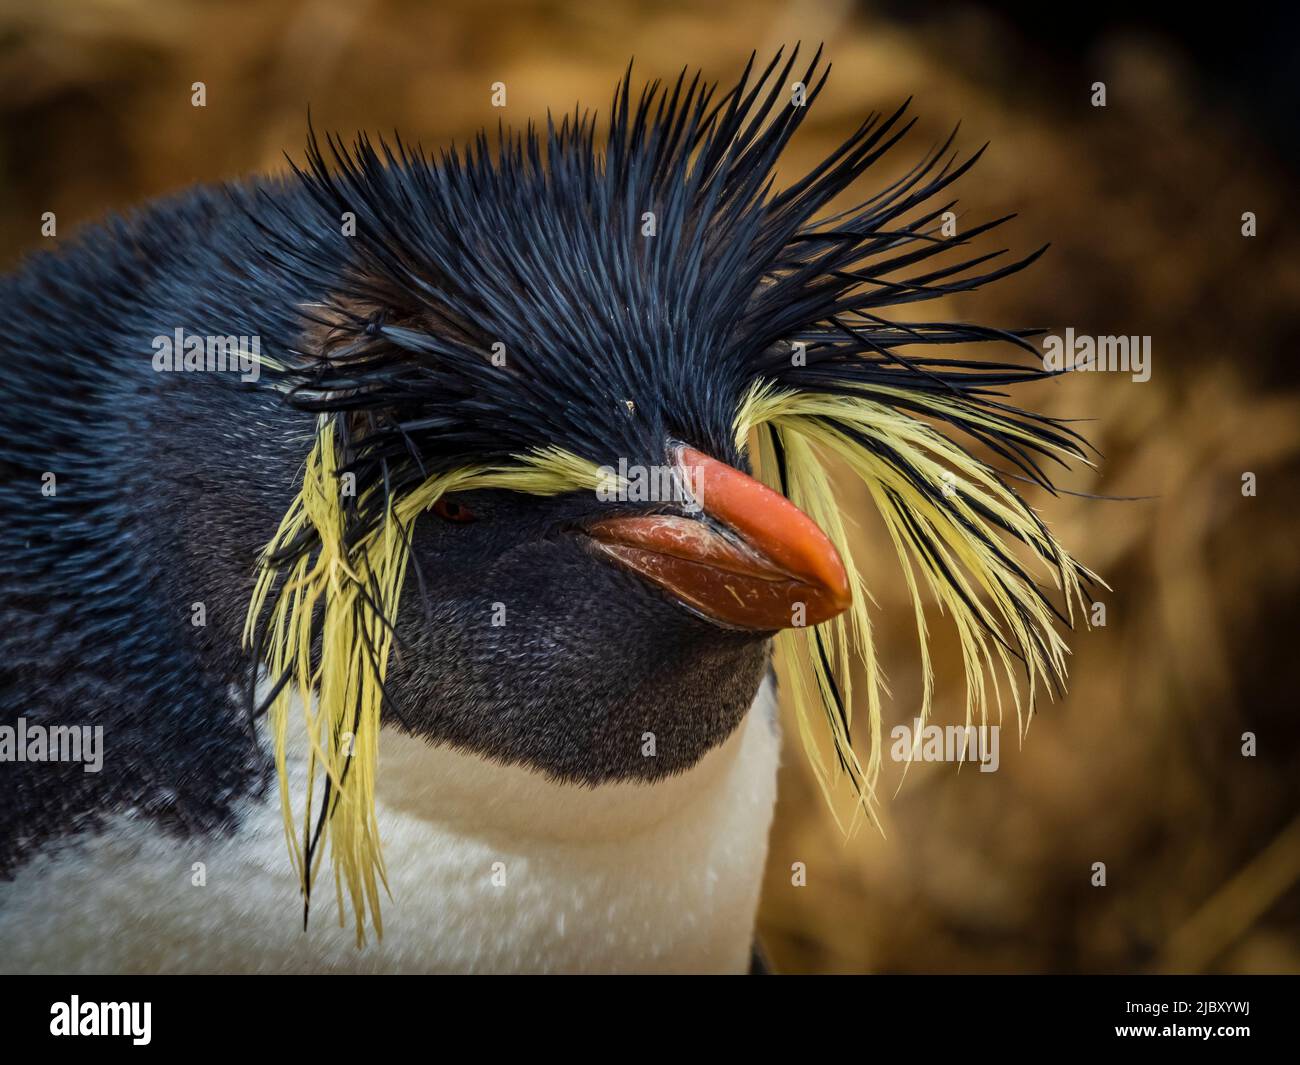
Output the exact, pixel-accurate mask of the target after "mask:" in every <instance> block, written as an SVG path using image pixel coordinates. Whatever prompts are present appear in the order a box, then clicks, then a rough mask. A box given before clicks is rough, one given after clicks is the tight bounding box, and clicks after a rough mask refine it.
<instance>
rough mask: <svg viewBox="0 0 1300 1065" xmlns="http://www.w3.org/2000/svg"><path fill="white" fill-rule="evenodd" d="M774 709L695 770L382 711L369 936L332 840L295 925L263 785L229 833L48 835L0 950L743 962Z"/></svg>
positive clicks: (279, 968) (663, 967) (66, 963)
mask: <svg viewBox="0 0 1300 1065" xmlns="http://www.w3.org/2000/svg"><path fill="white" fill-rule="evenodd" d="M773 718H774V711H773V707H772V694H771V691H770V686H769V684H767V683H765V684H764V686H763V688H762V690H761V691H760V692H759V696H758V698H757V699H756V700H755V705H754V706H753V708H751V710H750V712H749V714H748V715H747V716H746V718H745V720H744V722H743V723H742V724H741V725H740V727H739V728H738V729H737V730H736V732H735V733H734V734H733V735H732V736H731V737H730V739H728V741H727V742H726V743H725V744H723V745H722V746H721V747H718V748H716V749H714V750H713V751H710V752H709V753H708V754H707V755H706V756H705V757H704V758H703V759H701V761H700V762H699V763H698V764H697V765H696V766H695V767H694V768H693V769H691V770H690V771H689V772H687V773H684V774H681V775H679V776H676V777H672V778H670V779H668V780H666V781H663V782H661V783H658V784H654V785H647V784H612V785H602V786H600V787H595V788H582V787H577V786H571V785H561V784H556V783H554V782H553V781H550V780H548V779H546V778H545V777H543V776H542V775H541V774H538V773H535V772H532V771H529V770H525V769H521V768H519V767H516V766H501V765H497V764H495V763H490V762H488V761H486V760H485V759H482V758H480V757H478V756H476V755H470V754H463V753H460V752H456V751H453V750H451V749H449V748H445V747H439V748H435V747H431V746H429V745H428V744H427V743H425V742H424V741H423V740H417V739H412V738H411V737H409V736H405V735H403V734H400V733H397V732H394V731H392V730H390V729H385V730H384V732H383V734H382V736H381V741H380V763H379V774H378V788H377V800H378V801H377V806H378V815H379V824H380V828H381V835H382V839H383V843H384V858H385V862H386V864H387V867H388V876H389V885H390V888H391V890H392V899H391V900H389V899H385V902H384V907H383V913H384V938H383V940H382V941H379V942H376V941H375V940H374V937H373V935H371V936H370V942H369V943H368V945H367V946H365V947H363V948H357V946H356V944H355V934H354V931H353V929H352V927H351V925H350V924H349V926H348V927H346V928H340V927H339V923H338V914H337V909H336V907H335V902H334V897H333V877H332V874H331V873H330V870H329V866H328V861H327V862H326V863H325V864H324V865H323V866H322V869H321V875H320V877H319V878H318V880H317V888H316V892H315V893H314V902H313V907H312V917H311V923H310V927H309V928H308V930H307V931H306V932H304V931H303V928H302V904H301V901H300V897H299V893H298V884H297V879H296V877H295V875H294V874H293V871H292V869H291V868H290V865H289V859H288V855H287V853H286V850H285V843H284V835H283V827H282V822H281V820H280V809H279V800H278V796H277V795H275V794H274V789H273V793H272V794H271V795H270V796H269V801H263V802H260V803H257V804H254V805H252V806H250V808H249V811H248V812H247V814H246V816H245V818H244V821H243V824H242V825H241V827H240V828H239V830H238V831H237V832H235V833H233V834H231V835H230V836H229V837H226V838H223V839H214V838H210V837H209V838H206V839H200V840H193V841H177V840H175V839H172V838H169V837H167V836H165V835H162V834H160V832H159V831H158V829H157V828H156V827H155V826H153V825H152V824H151V823H150V822H148V821H145V820H143V819H138V818H127V817H121V818H118V819H116V820H115V821H114V822H113V823H112V825H111V826H110V827H109V828H108V830H106V831H105V832H102V833H99V834H96V835H93V836H85V837H81V838H79V839H77V840H76V841H73V842H70V843H68V844H65V845H63V846H60V847H58V848H50V849H49V850H47V852H46V853H44V854H42V855H41V856H40V857H38V858H37V859H35V860H34V861H32V862H31V863H29V864H28V865H26V866H25V867H24V868H23V869H21V870H20V871H19V873H18V876H17V878H16V879H15V880H14V881H13V882H11V883H5V884H0V944H3V947H2V948H0V967H2V968H3V969H4V970H5V971H7V972H68V973H73V972H113V973H116V972H237V971H260V972H286V971H288V972H302V971H305V972H741V971H744V970H745V968H746V967H747V966H748V963H749V952H750V944H751V940H752V936H753V925H754V913H755V910H756V908H757V905H758V892H759V885H760V881H761V879H762V872H763V863H764V859H765V857H766V854H767V836H768V829H769V827H770V825H771V819H772V810H773V805H774V803H775V798H776V769H777V761H778V756H779V747H780V744H779V738H778V736H777V733H776V727H775V725H774V723H773ZM296 771H297V772H298V773H301V772H302V769H301V766H300V765H299V766H298V768H297V770H296ZM200 862H201V863H203V867H204V874H205V877H206V884H205V885H203V886H197V885H195V884H194V883H193V880H194V879H195V870H194V866H195V863H200ZM497 863H500V864H497ZM494 873H495V875H494ZM503 879H504V883H502V880H503Z"/></svg>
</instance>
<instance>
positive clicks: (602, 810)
mask: <svg viewBox="0 0 1300 1065" xmlns="http://www.w3.org/2000/svg"><path fill="white" fill-rule="evenodd" d="M754 716H756V717H761V716H764V715H762V714H759V715H754ZM746 724H747V722H743V723H742V724H741V726H740V727H738V728H737V729H736V730H735V731H734V732H733V733H732V734H731V735H730V736H729V737H727V739H726V740H724V741H723V742H722V743H721V744H719V745H717V746H716V747H714V748H713V749H712V750H709V751H707V752H706V753H705V754H704V755H703V756H702V757H701V758H700V759H699V761H697V762H696V763H695V764H694V765H693V766H691V767H690V768H689V769H687V770H685V771H683V772H680V773H676V774H674V775H671V776H668V777H664V778H661V779H659V780H657V781H655V782H654V783H647V782H645V781H639V780H638V781H616V782H611V783H606V784H600V785H594V786H593V785H584V784H576V783H572V782H566V781H563V780H559V779H556V778H554V777H552V776H550V775H548V774H545V773H542V772H539V771H537V770H535V769H532V768H529V767H526V766H521V765H510V764H506V763H503V762H501V761H498V760H496V759H492V758H488V757H484V756H483V755H481V754H478V753H476V752H471V751H465V750H460V749H457V748H455V747H452V746H450V745H435V744H432V743H430V742H429V741H428V740H426V739H424V738H422V737H419V736H412V735H410V734H409V733H406V732H404V731H401V730H399V729H397V728H393V727H391V726H386V727H385V728H384V729H383V731H382V732H381V734H380V743H379V767H378V768H379V771H378V774H377V782H376V789H375V791H376V800H377V802H378V804H379V806H380V807H381V809H382V810H384V811H387V812H391V813H393V814H400V815H403V816H406V817H413V818H418V819H420V820H422V821H426V822H429V823H430V824H441V825H445V826H446V828H447V830H448V831H451V832H455V833H457V834H465V833H472V834H482V835H490V836H493V837H499V838H510V839H514V840H531V841H537V842H545V841H555V842H567V841H574V840H588V841H590V840H612V839H619V838H626V837H629V836H633V835H636V834H638V833H643V832H647V831H649V830H651V829H653V828H655V827H657V826H659V825H661V824H663V823H664V822H665V821H669V820H672V819H674V818H677V817H681V816H683V815H685V814H687V813H688V812H689V811H691V810H693V809H697V808H699V807H701V806H707V805H709V804H711V803H713V802H716V801H718V800H719V796H720V793H722V792H724V791H726V789H727V788H728V783H729V781H730V780H731V778H732V777H733V776H734V775H735V774H736V773H737V771H738V766H737V761H738V759H739V758H740V757H741V752H742V747H743V746H744V733H745V728H746ZM760 724H762V726H763V727H765V728H766V727H769V726H768V723H767V722H760Z"/></svg>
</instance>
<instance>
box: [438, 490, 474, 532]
mask: <svg viewBox="0 0 1300 1065" xmlns="http://www.w3.org/2000/svg"><path fill="white" fill-rule="evenodd" d="M433 512H434V513H435V514H437V515H438V517H440V518H441V519H442V520H443V521H449V522H451V523H452V524H453V525H468V524H469V523H470V522H471V521H477V520H478V519H477V518H476V517H475V516H474V512H473V511H472V510H470V509H469V507H467V506H465V505H464V504H463V503H456V502H454V501H453V500H450V499H447V498H446V497H445V496H444V497H443V498H442V499H439V500H438V502H436V503H434V505H433Z"/></svg>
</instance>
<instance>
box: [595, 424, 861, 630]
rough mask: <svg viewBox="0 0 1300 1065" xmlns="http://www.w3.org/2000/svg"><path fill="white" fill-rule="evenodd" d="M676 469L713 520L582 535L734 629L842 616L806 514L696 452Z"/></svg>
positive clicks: (831, 553)
mask: <svg viewBox="0 0 1300 1065" xmlns="http://www.w3.org/2000/svg"><path fill="white" fill-rule="evenodd" d="M677 462H678V465H679V466H680V467H681V468H682V472H683V474H684V477H683V481H684V482H685V483H686V484H687V485H690V486H692V487H693V488H694V494H695V495H696V496H697V498H698V500H699V502H700V504H701V506H702V510H703V514H704V515H705V516H707V517H708V518H710V519H712V521H703V520H697V519H694V518H684V517H678V516H676V515H672V514H648V515H632V516H628V517H616V518H605V519H602V520H600V521H597V522H594V523H592V524H591V525H590V526H589V527H588V529H587V532H588V534H589V535H590V536H591V538H592V539H593V540H594V541H595V543H596V546H597V547H598V548H599V550H600V551H601V552H602V553H603V554H605V555H607V556H609V557H610V558H613V559H615V560H616V561H618V562H619V563H621V564H622V565H624V566H626V567H627V568H628V569H630V570H632V571H633V572H635V573H638V574H640V575H641V576H642V577H644V578H645V579H646V580H648V581H650V582H651V583H653V584H657V585H658V586H659V587H661V588H663V589H664V590H665V591H667V592H669V593H671V594H672V595H673V596H675V597H676V598H677V599H679V600H681V601H682V602H683V603H685V604H687V605H688V606H690V607H692V608H694V609H695V610H696V611H698V612H699V613H701V614H703V615H704V616H705V617H708V618H710V619H712V620H713V621H717V622H720V623H721V624H723V625H728V626H731V627H733V628H740V629H754V630H758V631H773V630H776V629H786V628H791V627H793V626H796V625H816V624H818V623H820V622H823V621H826V620H828V619H829V618H833V617H835V615H837V614H839V613H841V612H842V611H844V610H846V609H847V608H848V606H849V604H850V603H851V602H852V596H851V595H850V593H849V581H848V576H847V574H846V573H845V571H844V563H843V562H842V561H841V560H840V556H839V552H837V551H836V550H835V545H834V544H832V543H831V542H830V540H829V539H828V538H827V536H826V534H825V533H824V532H822V531H821V529H819V528H818V527H817V524H816V523H815V522H814V521H813V520H812V519H811V518H810V517H808V515H807V514H805V513H804V512H803V511H802V510H800V509H799V508H798V507H796V506H795V505H794V504H793V503H791V502H790V501H789V500H788V499H786V498H785V497H784V496H782V495H781V494H780V493H778V492H774V491H772V489H770V488H768V487H767V486H766V485H763V484H760V483H759V482H758V481H756V480H754V479H753V478H752V477H747V476H746V475H745V474H743V473H741V472H740V471H739V470H736V469H733V468H732V467H730V466H728V465H726V464H725V463H722V462H719V461H718V460H717V459H713V458H710V457H709V456H708V455H705V454H703V453H701V452H699V451H696V450H695V449H694V448H690V447H682V448H680V449H679V450H678V452H677Z"/></svg>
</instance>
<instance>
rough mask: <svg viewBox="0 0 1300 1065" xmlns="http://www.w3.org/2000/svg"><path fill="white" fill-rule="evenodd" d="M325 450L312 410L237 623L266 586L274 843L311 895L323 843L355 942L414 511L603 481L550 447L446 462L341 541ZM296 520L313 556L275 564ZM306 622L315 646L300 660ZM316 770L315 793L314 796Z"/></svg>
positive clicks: (375, 884)
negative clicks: (468, 495) (450, 465)
mask: <svg viewBox="0 0 1300 1065" xmlns="http://www.w3.org/2000/svg"><path fill="white" fill-rule="evenodd" d="M336 447H337V445H336V440H335V433H334V423H333V421H332V420H322V424H321V426H320V429H319V431H318V434H317V438H316V443H315V446H314V447H313V449H312V452H311V455H310V457H309V458H308V460H307V465H306V470H305V473H304V476H303V486H302V490H301V491H300V492H299V494H298V496H297V498H296V499H295V500H294V502H293V504H292V505H291V506H290V508H289V512H288V513H287V514H286V515H285V518H284V520H283V521H282V522H281V524H280V528H279V530H278V531H277V532H276V534H275V536H274V537H272V539H271V542H270V543H269V544H268V545H267V547H266V549H265V550H264V552H263V555H262V564H261V569H260V572H259V574H258V579H257V583H256V586H255V589H254V593H253V598H252V601H251V603H250V604H249V609H248V615H247V617H246V619H245V623H244V644H245V646H251V645H252V644H253V642H254V637H255V634H256V633H257V631H258V625H259V621H260V619H261V617H262V614H263V610H264V608H265V606H266V603H267V600H268V597H269V595H270V593H271V591H272V588H273V587H275V586H276V585H277V584H278V585H279V588H278V592H277V598H276V600H275V603H274V606H273V607H272V609H271V614H270V619H269V622H268V625H267V629H266V640H265V647H264V648H263V649H262V654H263V658H264V661H265V663H266V666H267V670H268V673H269V675H270V676H271V678H273V679H279V678H281V677H286V676H287V677H288V678H289V680H288V682H287V683H286V684H284V686H283V687H282V688H281V689H280V691H279V692H278V693H277V694H276V695H275V696H274V697H273V698H272V700H271V702H270V705H269V707H268V709H267V717H268V725H269V729H270V732H271V736H272V740H273V743H274V747H275V763H276V772H277V775H278V777H279V790H280V805H281V813H282V815H283V817H284V829H285V840H286V842H287V843H288V847H289V854H290V858H291V861H292V862H293V866H294V869H295V871H296V872H297V874H298V877H299V881H300V883H301V885H302V891H303V895H304V899H309V898H310V893H311V887H312V883H313V881H314V880H315V877H316V874H317V872H318V869H319V866H320V862H321V858H322V856H323V854H324V844H326V843H328V845H329V849H330V856H331V862H332V864H333V868H334V874H335V894H336V897H337V900H338V906H339V922H340V924H342V923H343V915H344V893H345V892H346V894H347V901H348V902H349V904H350V907H351V910H352V912H353V914H354V915H355V919H356V929H357V943H358V945H361V944H362V943H364V941H365V922H366V914H367V913H369V915H370V919H371V921H372V922H373V924H374V927H375V931H376V933H378V934H379V935H381V936H382V935H383V921H382V917H381V913H380V900H379V888H380V885H383V886H384V888H385V890H387V878H386V876H385V872H384V861H383V851H382V848H381V845H380V839H379V828H378V824H377V822H376V818H375V771H376V764H377V760H378V745H379V718H380V710H381V708H382V705H383V700H384V688H383V685H384V677H385V675H386V673H387V667H388V657H389V652H390V651H391V649H392V640H393V632H392V629H391V627H390V622H391V619H394V618H396V616H397V606H398V600H399V597H400V595H401V590H402V583H403V580H404V578H405V575H406V566H407V561H408V558H409V545H410V542H411V530H412V527H413V525H414V523H415V520H416V519H417V518H418V517H419V515H420V514H422V513H423V512H424V511H426V510H427V509H428V508H429V507H431V506H433V504H434V503H436V502H437V501H438V499H439V497H441V496H442V495H444V494H446V493H447V492H453V491H466V490H469V489H475V488H503V489H508V490H511V491H517V492H527V493H529V494H531V495H556V494H559V493H561V492H569V491H573V490H575V489H581V488H595V487H597V486H598V485H601V484H602V483H604V478H603V477H602V474H601V473H600V471H599V470H598V469H597V467H596V466H595V465H594V464H593V463H590V462H587V461H586V460H584V459H580V458H578V457H577V456H575V455H573V454H570V453H569V452H566V451H563V450H561V449H559V448H546V449H542V450H539V451H536V452H533V453H530V454H527V455H521V456H517V464H516V465H512V466H501V467H491V466H475V467H467V468H463V469H458V470H453V471H451V472H449V473H445V474H439V475H436V476H433V477H430V478H428V479H427V480H426V481H425V482H424V483H423V484H421V485H420V486H419V487H417V488H416V489H415V490H413V491H411V492H408V493H406V494H405V495H403V496H401V497H400V498H399V499H397V500H396V502H391V501H390V506H389V508H388V510H387V512H386V514H385V517H384V520H383V522H382V523H381V524H380V526H379V527H378V528H377V529H375V530H374V531H373V532H371V533H370V534H369V535H368V536H366V537H365V538H363V539H362V540H361V541H360V542H359V543H358V544H357V545H356V546H355V547H353V548H351V549H350V550H349V549H348V548H347V547H345V540H344V535H345V527H344V511H343V505H342V493H341V487H340V482H339V477H338V456H337V450H336ZM307 530H312V531H314V532H315V534H316V538H317V540H318V542H319V545H320V546H319V548H318V550H317V551H316V553H315V555H314V556H313V557H311V558H307V557H301V558H299V559H298V560H297V561H296V562H294V563H293V564H292V565H291V567H290V568H289V569H288V571H287V572H285V573H281V572H280V568H279V567H278V566H277V565H276V564H275V562H274V558H275V556H276V554H277V552H279V551H280V550H282V549H283V548H285V547H286V546H287V545H289V544H291V543H293V542H294V541H295V540H296V539H298V538H299V537H300V535H301V534H302V533H304V532H305V531H307ZM318 613H319V614H320V619H319V621H318V622H317V623H316V624H314V619H316V617H317V614H318ZM317 633H319V636H320V641H321V642H320V651H319V654H318V656H316V657H315V659H313V655H312V642H313V639H314V637H315V636H316V635H317ZM295 693H296V694H297V696H298V701H299V702H300V704H301V707H302V712H303V734H304V736H305V738H306V743H307V763H308V767H307V794H306V795H305V796H304V797H303V798H304V802H303V807H302V809H301V811H299V812H295V811H294V809H293V796H291V795H290V790H289V779H288V750H289V724H290V723H289V714H290V707H291V704H292V702H293V695H294V694H295ZM313 696H314V697H313ZM318 778H319V780H320V786H321V788H322V790H323V795H322V796H321V798H320V801H319V802H317V800H316V795H315V792H316V789H317V782H318ZM322 810H325V811H326V812H325V815H324V816H321V811H322ZM313 815H315V816H316V817H318V818H319V828H318V832H319V843H320V845H319V846H316V845H314V843H313V836H312V832H313V828H312V823H313V822H312V819H313ZM299 831H300V832H301V838H299V835H298V833H299Z"/></svg>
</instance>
